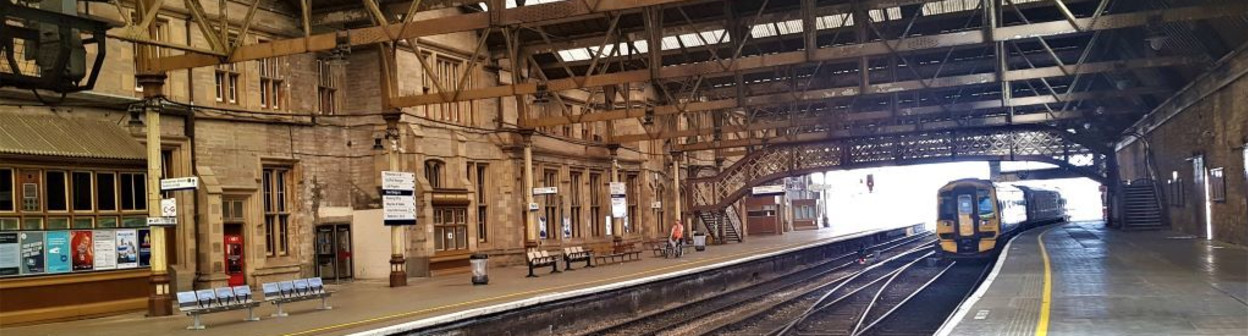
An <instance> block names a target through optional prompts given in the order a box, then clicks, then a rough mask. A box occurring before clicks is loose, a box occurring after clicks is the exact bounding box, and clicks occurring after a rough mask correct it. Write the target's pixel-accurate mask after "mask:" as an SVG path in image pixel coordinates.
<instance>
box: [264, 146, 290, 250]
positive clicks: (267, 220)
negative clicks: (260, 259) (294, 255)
mask: <svg viewBox="0 0 1248 336" xmlns="http://www.w3.org/2000/svg"><path fill="white" fill-rule="evenodd" d="M293 171H294V169H292V168H291V167H288V166H267V165H266V166H264V167H263V168H261V189H263V190H261V193H260V194H261V197H263V202H262V203H263V204H262V208H263V209H262V210H263V211H264V233H265V237H264V244H265V251H264V252H265V256H266V257H270V258H274V257H286V256H289V255H290V254H291V253H290V250H291V249H290V240H291V239H290V233H291V230H290V224H291V223H290V217H291V214H292V212H293V211H292V205H293V204H296V203H297V202H293V201H292V200H291V196H293V194H292V193H291V192H290V187H291V185H290V184H291V181H293Z"/></svg>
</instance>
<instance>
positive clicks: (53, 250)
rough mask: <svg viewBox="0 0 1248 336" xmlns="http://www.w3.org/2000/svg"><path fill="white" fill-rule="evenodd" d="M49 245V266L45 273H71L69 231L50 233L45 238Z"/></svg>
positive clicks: (47, 251)
mask: <svg viewBox="0 0 1248 336" xmlns="http://www.w3.org/2000/svg"><path fill="white" fill-rule="evenodd" d="M44 241H45V244H47V246H46V247H47V250H46V253H45V254H47V259H45V260H46V261H47V265H46V267H45V271H47V272H48V273H61V272H69V258H70V253H69V231H50V232H48V233H47V236H45V237H44Z"/></svg>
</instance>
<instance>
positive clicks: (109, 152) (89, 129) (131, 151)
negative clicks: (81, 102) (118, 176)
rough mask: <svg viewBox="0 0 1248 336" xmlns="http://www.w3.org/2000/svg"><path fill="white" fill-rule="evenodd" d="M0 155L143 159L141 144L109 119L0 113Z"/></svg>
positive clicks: (143, 153) (144, 154)
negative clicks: (108, 120) (107, 120)
mask: <svg viewBox="0 0 1248 336" xmlns="http://www.w3.org/2000/svg"><path fill="white" fill-rule="evenodd" d="M0 154H26V155H47V156H60V157H73V158H93V159H122V160H143V159H145V158H146V153H145V152H144V147H143V145H142V144H140V143H139V142H138V141H136V140H135V139H134V138H133V137H131V136H130V134H129V133H128V132H127V131H126V130H125V129H123V128H121V127H119V126H117V125H115V124H113V123H109V122H105V121H99V120H89V119H76V118H64V117H59V116H32V115H18V114H3V113H0Z"/></svg>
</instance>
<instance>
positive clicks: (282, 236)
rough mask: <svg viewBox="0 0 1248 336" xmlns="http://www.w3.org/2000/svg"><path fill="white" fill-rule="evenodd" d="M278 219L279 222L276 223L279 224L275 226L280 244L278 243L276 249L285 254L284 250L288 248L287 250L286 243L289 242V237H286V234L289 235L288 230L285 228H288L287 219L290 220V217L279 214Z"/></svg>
mask: <svg viewBox="0 0 1248 336" xmlns="http://www.w3.org/2000/svg"><path fill="white" fill-rule="evenodd" d="M278 220H279V221H280V223H278V224H279V225H278V226H277V228H278V239H279V241H280V242H281V244H280V245H278V249H279V251H281V252H282V254H286V251H289V250H288V247H289V245H288V244H289V242H290V239H288V238H289V237H288V235H289V231H287V229H288V228H289V224H290V223H289V220H290V218H288V217H286V216H280V217H278Z"/></svg>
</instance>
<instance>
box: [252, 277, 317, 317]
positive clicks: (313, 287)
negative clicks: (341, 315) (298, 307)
mask: <svg viewBox="0 0 1248 336" xmlns="http://www.w3.org/2000/svg"><path fill="white" fill-rule="evenodd" d="M261 287H262V288H263V289H264V300H265V301H268V302H269V303H272V304H273V305H274V306H277V312H276V313H273V316H274V317H281V316H286V315H287V314H286V311H285V310H283V309H282V305H283V304H286V303H291V302H299V301H308V300H316V299H320V300H321V306H320V307H319V308H317V309H321V310H328V309H334V307H330V306H329V302H328V299H329V296H330V295H332V294H333V293H331V292H329V291H326V290H325V284H324V283H323V282H321V278H307V279H299V280H293V281H281V282H270V283H266V284H264V285H263V286H261Z"/></svg>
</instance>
